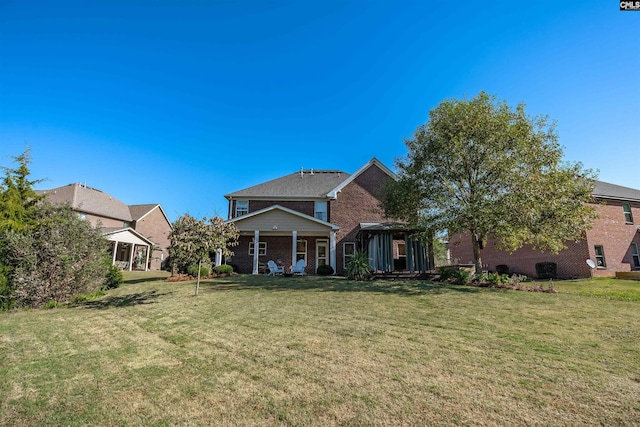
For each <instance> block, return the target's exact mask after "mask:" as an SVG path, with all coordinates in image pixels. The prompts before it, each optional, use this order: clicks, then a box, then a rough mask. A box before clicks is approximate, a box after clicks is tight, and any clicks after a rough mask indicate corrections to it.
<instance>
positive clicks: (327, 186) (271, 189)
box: [225, 170, 350, 199]
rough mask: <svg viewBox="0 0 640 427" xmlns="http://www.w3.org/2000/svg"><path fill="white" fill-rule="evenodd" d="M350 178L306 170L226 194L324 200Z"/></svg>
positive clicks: (339, 174)
mask: <svg viewBox="0 0 640 427" xmlns="http://www.w3.org/2000/svg"><path fill="white" fill-rule="evenodd" d="M349 176H350V175H349V174H348V173H345V172H342V171H335V170H319V171H315V170H314V171H308V170H305V171H304V172H296V173H292V174H290V175H285V176H283V177H281V178H276V179H273V180H271V181H267V182H264V183H262V184H258V185H254V186H253V187H249V188H245V189H243V190H239V191H235V192H233V193H229V194H226V195H225V197H226V198H227V199H232V198H233V199H236V198H250V197H255V198H260V197H265V198H269V197H292V198H316V197H317V198H323V197H326V196H327V193H329V192H330V191H331V190H333V189H334V188H336V187H337V186H338V185H340V184H341V183H342V182H343V181H344V180H346V179H347V178H349Z"/></svg>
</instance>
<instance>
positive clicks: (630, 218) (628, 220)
mask: <svg viewBox="0 0 640 427" xmlns="http://www.w3.org/2000/svg"><path fill="white" fill-rule="evenodd" d="M627 208H629V209H628V210H627ZM622 211H623V212H624V221H625V222H626V223H627V224H633V212H632V211H631V205H630V204H629V203H623V204H622ZM627 216H628V217H627Z"/></svg>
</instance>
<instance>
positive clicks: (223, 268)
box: [213, 264, 233, 274]
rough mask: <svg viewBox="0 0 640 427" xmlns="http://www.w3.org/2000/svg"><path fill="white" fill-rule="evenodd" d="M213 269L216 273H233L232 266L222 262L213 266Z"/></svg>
mask: <svg viewBox="0 0 640 427" xmlns="http://www.w3.org/2000/svg"><path fill="white" fill-rule="evenodd" d="M213 271H214V272H215V273H217V274H231V273H233V267H232V266H230V265H227V264H222V265H217V266H215V267H213Z"/></svg>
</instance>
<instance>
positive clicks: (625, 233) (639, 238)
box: [449, 201, 640, 277]
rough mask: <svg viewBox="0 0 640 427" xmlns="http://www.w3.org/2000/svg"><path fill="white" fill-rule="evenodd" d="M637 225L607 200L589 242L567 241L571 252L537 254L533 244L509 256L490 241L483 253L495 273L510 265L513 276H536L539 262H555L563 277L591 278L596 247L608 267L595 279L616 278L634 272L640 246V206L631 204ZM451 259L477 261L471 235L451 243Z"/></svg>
mask: <svg viewBox="0 0 640 427" xmlns="http://www.w3.org/2000/svg"><path fill="white" fill-rule="evenodd" d="M630 205H631V211H632V214H633V220H634V223H633V224H627V223H626V221H625V216H624V211H623V209H622V202H617V201H607V202H606V204H604V203H596V204H594V205H593V206H594V207H595V208H596V211H597V212H598V215H599V218H598V219H596V220H595V221H594V223H593V227H592V229H591V230H588V231H587V232H586V233H585V237H586V239H585V240H581V241H578V242H566V243H565V244H566V245H567V249H565V250H563V251H561V252H560V253H559V254H551V253H543V252H540V251H534V250H533V248H532V247H531V246H529V245H525V246H523V247H522V248H521V249H518V250H517V251H515V252H513V253H511V254H509V253H507V252H504V251H499V250H498V249H497V248H496V241H495V240H494V239H492V238H489V239H488V241H487V244H486V246H485V248H484V249H482V250H481V251H480V256H481V260H482V264H483V268H484V269H486V270H488V271H495V268H496V265H499V264H506V265H508V266H509V270H510V272H511V273H519V274H526V275H527V276H532V277H534V276H535V264H536V263H538V262H546V261H549V262H555V263H556V264H557V265H558V276H559V277H589V275H590V274H591V272H590V269H589V267H588V266H587V264H586V260H587V259H588V258H589V259H592V260H594V261H595V259H596V257H595V245H602V247H603V249H604V255H605V261H606V267H604V268H597V269H596V270H595V271H594V276H613V275H615V272H616V271H630V270H633V259H632V253H631V243H632V242H635V243H636V244H637V245H638V247H640V233H639V232H638V224H639V221H640V203H630ZM449 248H450V250H451V258H452V259H454V260H456V261H458V262H460V263H472V262H473V250H472V246H471V238H470V236H469V235H468V234H458V235H454V236H452V237H451V239H450V241H449Z"/></svg>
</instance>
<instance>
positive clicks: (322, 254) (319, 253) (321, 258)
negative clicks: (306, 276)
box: [316, 240, 329, 268]
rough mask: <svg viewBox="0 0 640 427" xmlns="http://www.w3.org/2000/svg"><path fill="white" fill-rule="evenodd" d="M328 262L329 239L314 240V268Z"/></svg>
mask: <svg viewBox="0 0 640 427" xmlns="http://www.w3.org/2000/svg"><path fill="white" fill-rule="evenodd" d="M325 264H329V241H328V240H316V268H318V267H320V266H321V265H325Z"/></svg>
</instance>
